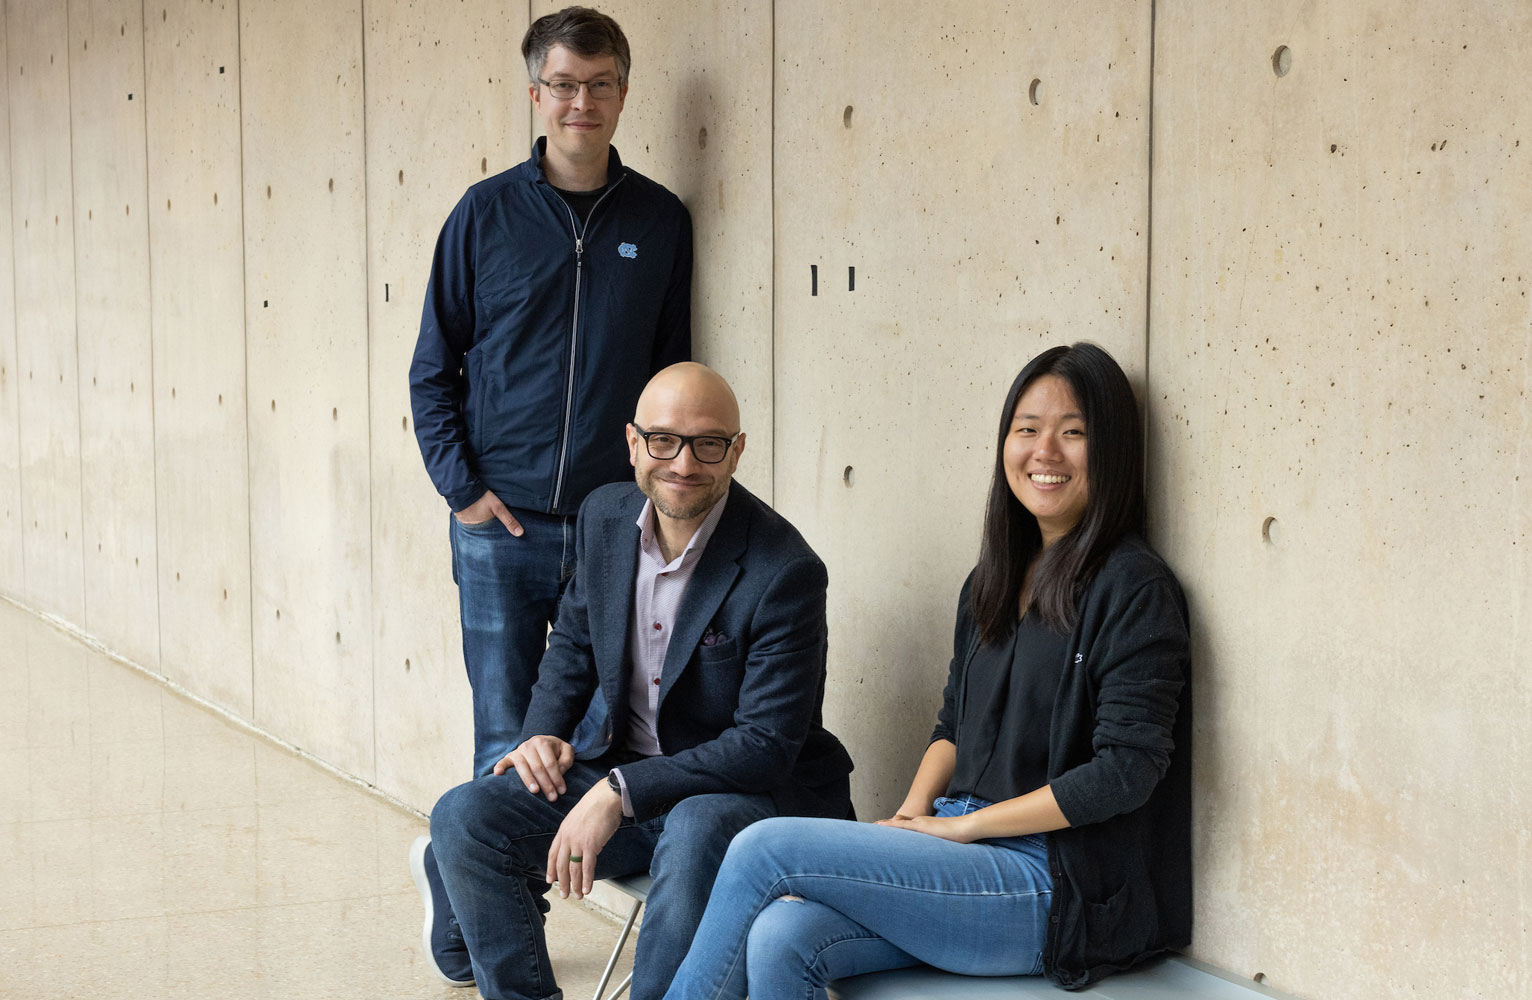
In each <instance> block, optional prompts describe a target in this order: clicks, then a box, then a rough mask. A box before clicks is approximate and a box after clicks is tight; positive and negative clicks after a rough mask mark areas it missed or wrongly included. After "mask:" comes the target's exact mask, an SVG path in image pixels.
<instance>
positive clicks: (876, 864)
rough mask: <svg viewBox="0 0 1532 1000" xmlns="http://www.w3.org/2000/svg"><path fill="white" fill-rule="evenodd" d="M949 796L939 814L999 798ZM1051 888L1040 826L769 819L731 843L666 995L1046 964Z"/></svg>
mask: <svg viewBox="0 0 1532 1000" xmlns="http://www.w3.org/2000/svg"><path fill="white" fill-rule="evenodd" d="M937 804H938V809H937V815H960V814H961V813H964V812H971V811H973V809H975V808H979V807H981V806H983V805H985V804H987V803H984V802H983V801H982V800H976V801H970V800H963V801H954V800H950V799H938V800H937ZM784 896H793V897H797V898H795V899H784V898H783V897H784ZM1052 898H1053V880H1052V878H1051V877H1050V876H1049V874H1048V846H1047V839H1046V838H1045V837H1042V836H1031V837H1008V838H1005V839H1004V840H1001V841H980V842H979V843H976V844H955V843H952V842H951V841H947V840H942V839H941V838H939V837H932V836H929V835H928V834H924V833H916V832H914V831H913V830H897V829H893V828H890V827H882V826H875V825H872V824H867V823H850V822H847V821H845V820H826V819H772V820H767V821H765V822H763V823H757V824H756V825H755V826H752V827H751V828H750V829H748V830H745V831H744V832H743V833H741V834H740V835H739V836H738V837H735V838H734V843H733V844H731V845H730V846H729V852H728V855H727V856H726V857H725V859H724V864H723V868H722V869H721V870H720V871H719V873H718V879H717V882H716V883H715V885H714V887H713V896H712V899H711V900H710V901H709V902H708V908H707V913H706V914H705V915H704V916H703V918H702V924H701V926H699V927H698V928H697V935H696V937H697V942H698V947H696V948H694V949H692V951H691V953H690V954H688V955H687V956H686V961H685V962H683V963H682V964H681V968H680V971H678V972H677V973H676V978H675V981H674V982H673V983H672V984H671V987H670V992H668V993H667V994H665V996H666V1000H681V998H687V1000H696V998H707V1000H716V998H721V997H730V998H738V1000H743V998H744V997H745V996H746V994H747V993H748V994H749V996H750V1000H784V998H793V1000H814V998H823V997H824V996H825V987H827V986H828V985H829V984H830V982H831V981H833V980H836V979H843V978H845V977H847V976H856V975H861V974H862V973H864V972H876V971H878V970H881V969H897V968H903V967H905V966H909V965H916V964H919V963H922V962H924V963H926V964H928V965H934V966H936V967H937V968H940V969H945V970H947V971H949V972H959V973H963V974H965V975H973V976H1015V975H1038V974H1041V972H1042V964H1043V963H1042V953H1043V942H1044V940H1045V938H1046V935H1047V928H1048V911H1049V907H1050V904H1051V903H1052Z"/></svg>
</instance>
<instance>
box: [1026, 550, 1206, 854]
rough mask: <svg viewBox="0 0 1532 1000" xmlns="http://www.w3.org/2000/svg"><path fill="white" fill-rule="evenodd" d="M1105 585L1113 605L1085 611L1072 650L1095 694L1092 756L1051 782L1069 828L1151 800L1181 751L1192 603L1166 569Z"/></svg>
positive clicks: (1101, 604) (1089, 605)
mask: <svg viewBox="0 0 1532 1000" xmlns="http://www.w3.org/2000/svg"><path fill="white" fill-rule="evenodd" d="M1106 573H1107V571H1105V570H1104V571H1103V575H1106ZM1114 575H1115V574H1114ZM1100 582H1103V583H1105V584H1106V587H1105V590H1106V592H1107V593H1106V595H1105V596H1106V599H1105V600H1103V601H1101V602H1099V603H1096V604H1094V605H1093V604H1092V602H1087V605H1086V607H1085V608H1084V609H1082V611H1083V613H1082V616H1081V622H1080V624H1081V626H1082V627H1081V628H1079V629H1077V632H1076V635H1077V639H1076V643H1075V645H1074V647H1073V649H1074V650H1075V655H1076V656H1077V657H1081V658H1082V659H1083V660H1084V662H1083V664H1082V665H1083V667H1084V668H1085V670H1086V674H1085V675H1084V676H1085V678H1086V679H1087V680H1088V683H1089V684H1090V685H1091V687H1092V689H1093V694H1094V697H1093V698H1092V699H1091V700H1092V701H1093V703H1094V705H1095V719H1094V725H1093V727H1092V728H1091V732H1090V750H1091V755H1090V757H1089V759H1087V760H1084V761H1083V762H1082V763H1080V764H1077V765H1075V766H1073V767H1071V768H1069V769H1068V770H1066V771H1064V772H1063V773H1062V774H1060V775H1058V776H1057V777H1056V778H1054V779H1053V780H1052V781H1051V782H1050V785H1051V787H1052V789H1053V794H1054V798H1055V799H1057V801H1058V804H1059V808H1060V809H1061V810H1062V811H1063V813H1064V817H1065V818H1066V819H1068V820H1069V823H1070V825H1071V826H1083V825H1085V824H1088V823H1099V822H1101V821H1102V820H1105V819H1109V818H1111V817H1113V816H1116V815H1119V814H1121V813H1126V812H1130V811H1132V810H1134V809H1137V808H1138V807H1139V806H1141V805H1143V804H1144V802H1146V801H1147V800H1148V799H1149V795H1150V793H1151V792H1153V791H1154V788H1155V786H1156V785H1157V784H1158V783H1159V781H1160V779H1161V778H1162V777H1163V776H1164V774H1165V769H1166V768H1167V767H1168V766H1169V763H1170V755H1171V751H1172V750H1173V749H1174V748H1175V743H1174V740H1173V739H1172V737H1171V731H1172V727H1173V726H1174V724H1175V719H1176V712H1177V709H1178V707H1179V704H1180V695H1181V689H1182V688H1183V687H1184V686H1185V684H1186V677H1187V670H1188V666H1189V662H1190V652H1189V650H1190V639H1189V636H1188V633H1187V621H1186V606H1185V602H1184V599H1183V598H1182V596H1181V591H1180V587H1179V586H1178V585H1177V584H1176V582H1175V579H1174V577H1172V576H1170V574H1169V571H1168V570H1165V569H1163V568H1162V569H1161V570H1160V572H1158V573H1154V574H1152V575H1150V576H1149V577H1148V579H1144V578H1143V577H1142V576H1141V575H1140V576H1139V577H1138V579H1136V580H1124V579H1122V578H1121V576H1117V578H1115V579H1112V580H1107V581H1100ZM1091 633H1093V634H1091ZM1055 721H1056V722H1057V720H1055ZM1084 723H1085V725H1087V726H1088V725H1090V722H1089V720H1084ZM1058 738H1060V734H1058V733H1055V739H1058ZM1073 756H1074V759H1079V755H1078V754H1076V755H1073Z"/></svg>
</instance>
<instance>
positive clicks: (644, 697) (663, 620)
mask: <svg viewBox="0 0 1532 1000" xmlns="http://www.w3.org/2000/svg"><path fill="white" fill-rule="evenodd" d="M728 502H729V495H728V494H727V493H725V494H724V495H723V497H722V499H720V500H719V501H718V502H717V503H716V504H714V505H713V509H712V510H710V511H708V514H707V517H706V518H704V519H703V521H702V524H701V525H699V526H698V528H697V531H696V533H695V534H693V535H692V537H691V541H689V542H687V543H686V548H685V549H683V550H682V552H681V554H680V555H678V556H676V557H675V558H674V559H672V560H671V561H670V562H668V563H667V562H666V561H665V557H664V556H663V555H661V554H660V542H659V539H658V538H657V537H656V536H655V533H654V502H653V501H651V500H645V501H644V509H643V510H641V511H639V514H638V573H637V575H636V577H635V579H634V581H633V624H632V627H631V628H630V629H629V630H628V656H629V659H631V660H632V662H633V669H632V672H631V673H630V674H629V675H628V749H629V750H632V751H633V752H634V753H641V754H644V755H645V756H647V757H653V756H656V755H658V754H661V753H664V750H663V748H662V747H661V746H660V735H659V728H658V723H659V714H660V671H661V670H662V669H663V668H664V666H665V653H666V651H667V650H668V649H670V636H671V633H672V632H674V631H675V624H676V611H677V610H678V609H679V608H680V607H681V597H682V595H683V594H685V592H686V585H687V584H688V583H690V582H691V578H692V573H693V572H695V571H696V569H697V562H698V560H700V559H701V558H702V552H703V550H704V549H706V548H707V543H708V540H709V539H711V538H712V537H713V530H714V529H715V528H717V527H718V520H719V518H721V517H722V516H723V508H724V505H725V504H727V503H728ZM612 773H613V774H615V775H616V776H617V783H618V784H619V785H621V786H622V812H623V815H624V816H632V815H633V806H632V803H631V802H629V800H628V786H627V783H626V782H625V781H623V778H622V770H621V768H614V769H613V770H612Z"/></svg>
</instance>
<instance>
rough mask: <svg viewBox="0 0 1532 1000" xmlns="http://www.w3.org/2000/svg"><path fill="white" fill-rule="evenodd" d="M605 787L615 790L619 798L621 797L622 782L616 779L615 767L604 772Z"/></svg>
mask: <svg viewBox="0 0 1532 1000" xmlns="http://www.w3.org/2000/svg"><path fill="white" fill-rule="evenodd" d="M606 787H608V788H610V789H611V790H612V791H614V792H616V793H617V797H618V798H619V799H620V798H622V783H621V782H619V781H618V780H617V770H616V769H615V768H613V769H612V770H610V771H608V772H606Z"/></svg>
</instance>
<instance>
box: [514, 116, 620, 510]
mask: <svg viewBox="0 0 1532 1000" xmlns="http://www.w3.org/2000/svg"><path fill="white" fill-rule="evenodd" d="M607 150H608V153H607V159H606V186H607V187H611V186H612V184H613V183H614V182H615V181H616V180H617V178H618V177H621V176H622V175H623V173H625V170H624V168H623V165H622V157H620V156H618V155H617V147H616V146H608V147H607ZM547 152H548V137H547V136H545V135H540V136H538V137H537V140H536V141H535V142H533V143H532V156H531V158H530V159H528V160H524V161H522V164H521V166H522V168H523V169H524V170H526V171H527V179H528V180H531V181H533V182H535V183H538V184H547V183H548V178H547V177H545V176H544V175H543V157H544V156H545V155H547ZM633 516H634V517H637V516H638V514H637V513H636V512H635V513H634V515H633Z"/></svg>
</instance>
